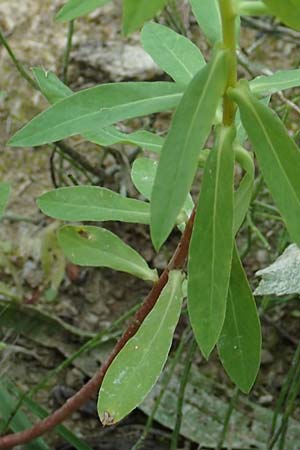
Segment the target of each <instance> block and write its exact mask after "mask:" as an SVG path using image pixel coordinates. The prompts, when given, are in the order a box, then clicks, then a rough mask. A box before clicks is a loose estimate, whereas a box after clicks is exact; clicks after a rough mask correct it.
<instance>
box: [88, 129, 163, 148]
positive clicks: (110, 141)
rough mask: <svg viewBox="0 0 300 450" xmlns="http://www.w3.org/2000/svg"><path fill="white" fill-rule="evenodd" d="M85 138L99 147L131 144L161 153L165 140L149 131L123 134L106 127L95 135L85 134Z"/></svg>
mask: <svg viewBox="0 0 300 450" xmlns="http://www.w3.org/2000/svg"><path fill="white" fill-rule="evenodd" d="M84 137H85V138H86V139H87V140H88V141H91V142H94V143H95V144H98V145H103V146H110V145H114V144H131V145H136V146H137V147H141V148H143V149H147V150H151V151H152V152H155V153H159V152H160V151H161V149H162V146H163V143H164V138H163V137H161V136H159V135H157V134H154V133H151V132H150V131H147V130H138V131H135V132H133V133H128V134H127V133H122V132H121V131H119V130H117V129H116V128H115V127H113V126H110V127H105V128H103V129H102V130H98V131H96V132H95V133H91V132H89V133H85V134H84Z"/></svg>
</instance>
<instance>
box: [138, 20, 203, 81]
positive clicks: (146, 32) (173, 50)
mask: <svg viewBox="0 0 300 450" xmlns="http://www.w3.org/2000/svg"><path fill="white" fill-rule="evenodd" d="M141 38H142V45H143V47H144V49H145V50H146V52H147V53H149V55H150V56H151V57H152V59H153V60H154V61H155V62H156V64H157V65H158V66H159V67H161V68H162V69H163V70H164V71H165V72H167V73H168V74H169V75H170V76H171V77H172V78H173V80H174V81H176V83H179V84H181V85H183V86H185V85H188V84H189V82H190V81H191V80H192V79H193V77H194V76H195V75H196V73H197V72H199V70H201V69H202V67H204V66H205V59H204V58H203V56H202V54H201V52H200V50H199V48H198V47H197V46H196V45H194V44H193V43H192V42H191V41H190V40H189V39H187V38H185V37H184V36H181V35H180V34H178V33H176V32H175V31H173V30H171V29H170V28H168V27H165V26H163V25H159V24H158V23H153V22H152V23H147V24H146V25H145V26H144V28H143V30H142V36H141Z"/></svg>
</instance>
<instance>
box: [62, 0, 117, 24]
mask: <svg viewBox="0 0 300 450" xmlns="http://www.w3.org/2000/svg"><path fill="white" fill-rule="evenodd" d="M110 1H111V0H84V1H83V0H69V1H68V2H67V3H66V4H65V5H64V6H63V7H62V8H61V9H60V10H59V11H58V13H57V15H56V20H60V21H64V20H74V19H76V18H77V17H81V16H85V15H86V14H89V13H90V12H92V11H94V10H95V9H97V8H100V6H103V5H105V4H106V3H108V2H110Z"/></svg>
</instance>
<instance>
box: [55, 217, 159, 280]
mask: <svg viewBox="0 0 300 450" xmlns="http://www.w3.org/2000/svg"><path fill="white" fill-rule="evenodd" d="M58 242H59V245H60V246H61V247H62V249H63V251H64V253H65V255H66V256H67V258H68V259H69V260H70V261H71V262H72V263H74V264H78V265H79V266H92V267H110V268H111V269H114V270H119V271H121V272H127V273H130V274H131V275H134V276H136V277H138V278H141V279H142V280H149V281H156V280H157V273H156V270H151V269H150V268H149V267H148V265H147V263H146V261H145V260H144V259H143V258H142V257H141V256H140V255H139V254H138V253H137V252H136V251H135V250H133V249H132V248H131V247H129V245H127V244H125V243H124V242H123V241H122V240H121V239H120V238H118V236H116V235H114V234H113V233H111V232H110V231H108V230H105V229H104V228H98V227H92V226H84V227H83V226H82V227H80V226H69V225H67V226H64V227H62V228H61V229H60V230H59V232H58Z"/></svg>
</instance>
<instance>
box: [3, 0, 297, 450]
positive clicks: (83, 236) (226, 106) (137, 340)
mask: <svg viewBox="0 0 300 450" xmlns="http://www.w3.org/2000/svg"><path fill="white" fill-rule="evenodd" d="M76 3H77V6H78V2H75V1H70V2H69V3H68V5H69V7H70V5H71V6H72V4H73V6H74V4H76ZM87 3H88V2H87ZM90 3H92V2H90ZM96 3H97V5H94V6H99V5H100V4H101V3H102V4H104V3H105V2H103V1H102V2H100V1H99V2H95V4H96ZM132 3H133V2H132V1H126V0H125V5H127V6H128V5H129V4H132ZM148 3H149V2H148ZM190 3H191V6H192V8H193V11H194V14H195V16H196V18H197V20H198V22H199V25H200V27H201V28H202V29H203V31H204V32H205V33H206V35H207V37H208V39H209V40H210V42H211V43H212V44H213V47H214V48H213V51H212V55H211V58H210V61H209V62H207V63H206V61H205V60H204V58H203V56H202V54H201V53H200V51H199V49H198V48H197V47H196V46H195V45H194V44H193V43H192V42H190V41H189V40H188V39H186V38H184V37H183V36H180V35H178V34H176V33H175V32H174V31H172V30H170V29H168V28H166V27H164V26H162V25H159V24H156V23H148V24H146V25H145V26H144V28H143V31H142V43H143V46H144V48H145V49H146V51H147V52H148V53H149V54H150V56H151V57H152V58H153V59H154V61H156V62H157V64H158V65H160V66H161V67H162V68H163V69H164V70H165V71H166V72H167V73H168V74H169V75H170V76H171V77H172V78H173V80H174V82H151V83H145V82H143V83H142V82H141V83H133V82H130V83H114V84H104V85H100V86H97V87H94V88H90V89H87V90H83V91H80V92H78V93H75V94H73V93H72V92H71V91H70V89H69V88H67V87H66V86H65V85H63V84H62V83H61V82H60V81H59V80H58V79H57V78H56V77H55V75H53V74H47V73H45V72H44V71H42V70H41V69H35V70H34V75H35V78H36V80H37V82H38V83H39V86H40V89H41V91H42V92H43V93H44V95H45V96H46V97H47V99H48V100H49V102H50V103H52V104H53V106H51V107H50V108H49V109H48V110H47V111H45V112H43V113H42V114H40V115H39V116H38V117H36V118H35V119H33V120H32V121H31V122H30V123H29V124H28V125H26V126H25V127H24V128H23V129H22V130H21V131H19V132H18V133H17V134H16V135H15V136H14V137H13V138H12V139H11V141H10V144H11V145H14V146H37V145H41V144H44V143H49V142H55V141H57V140H59V139H63V138H66V137H69V136H72V135H77V134H82V135H83V136H84V137H85V138H86V139H87V140H90V141H92V142H94V143H97V144H99V145H111V144H115V143H121V142H124V143H128V144H133V145H138V146H140V147H141V148H143V149H147V150H150V151H152V152H156V154H157V156H158V158H159V162H158V164H157V163H156V162H154V161H153V160H152V159H149V158H148V157H147V156H146V155H147V154H146V155H145V156H144V157H143V158H139V159H137V160H136V161H135V163H134V165H133V169H132V179H133V181H134V183H135V185H136V187H137V189H138V190H139V191H140V193H141V194H143V195H144V197H145V198H146V199H149V200H150V201H149V202H147V201H140V200H133V199H128V198H124V197H122V196H121V195H119V194H117V193H114V192H111V191H109V190H108V189H105V188H101V187H95V186H76V187H70V188H60V189H57V190H55V191H52V192H49V193H46V194H44V195H43V196H42V197H40V199H39V200H38V204H39V206H40V208H41V209H42V211H43V212H44V213H45V214H47V215H49V216H51V217H54V218H56V219H60V220H64V221H76V222H78V221H85V220H88V221H106V220H119V221H124V222H133V223H143V224H149V225H150V231H151V238H152V242H153V244H154V247H155V248H156V249H157V250H159V249H160V247H161V246H162V245H163V244H164V242H165V241H166V239H167V238H168V236H169V235H170V233H171V231H172V229H173V228H174V227H175V226H178V227H179V229H180V230H181V231H182V233H183V234H182V239H181V241H180V243H179V245H178V248H177V250H176V252H175V255H174V256H173V258H172V260H171V262H170V263H169V265H168V266H167V268H166V269H165V271H164V272H163V273H162V275H161V276H160V277H159V278H158V275H157V273H156V271H155V270H152V269H150V268H149V267H148V265H147V263H146V262H145V261H144V260H143V258H142V257H141V256H140V255H139V254H138V253H137V252H135V251H134V250H133V249H131V248H130V247H129V246H128V245H126V244H124V243H123V242H122V241H121V240H120V239H119V238H118V237H117V236H115V235H113V234H112V233H111V232H109V231H107V230H105V229H103V228H100V227H94V226H81V225H66V226H63V227H62V228H61V230H60V231H59V233H58V240H59V243H60V245H61V246H62V248H63V249H64V251H65V253H66V255H67V256H68V258H69V259H70V260H71V261H72V262H74V263H76V264H79V265H89V266H97V267H100V266H106V267H111V268H113V269H116V270H122V271H126V272H129V273H131V274H132V275H134V276H137V277H140V278H142V279H144V280H148V281H150V282H153V283H154V285H153V288H152V290H151V292H150V294H149V296H148V297H147V298H146V300H145V302H144V304H143V305H142V306H141V309H140V310H139V311H138V313H137V315H136V316H135V320H134V321H133V323H132V324H131V325H130V326H129V328H128V329H127V330H126V332H125V334H124V335H123V337H122V338H121V340H120V341H119V342H118V344H117V346H116V348H115V349H114V351H113V353H112V355H111V356H110V358H109V359H108V361H107V362H106V363H105V364H104V365H103V367H102V368H101V370H100V372H99V373H98V374H96V375H95V377H94V378H93V379H92V380H91V382H90V384H89V385H88V386H89V387H90V388H87V387H85V388H83V391H82V392H84V393H86V394H82V395H81V397H80V392H79V393H78V394H77V397H76V398H75V399H73V400H72V401H70V403H69V405H65V406H64V407H63V408H62V410H61V412H58V413H55V414H56V416H55V415H54V417H55V420H52V422H51V418H50V420H48V423H45V422H44V423H42V424H41V426H40V428H39V431H38V432H35V434H31V435H30V436H29V433H27V435H26V436H27V437H26V439H29V438H32V437H34V436H37V435H38V434H41V433H42V432H44V431H45V430H47V429H49V427H50V426H54V425H55V424H56V423H58V421H60V420H62V419H63V418H64V417H65V416H66V413H68V412H71V411H72V410H74V409H75V407H78V405H79V403H80V401H82V400H84V399H85V398H84V395H87V394H88V393H89V394H91V393H92V392H94V390H95V389H97V388H98V387H99V386H100V385H101V386H100V394H99V400H98V411H99V415H100V418H101V420H102V422H103V423H104V424H112V423H116V422H117V421H119V420H120V419H122V418H123V417H124V416H126V414H128V413H129V412H130V411H131V410H132V409H133V408H135V407H136V406H137V405H138V404H139V403H140V402H141V401H142V400H143V398H144V397H145V396H146V395H147V393H148V392H149V391H150V389H151V388H152V387H153V385H154V383H155V382H156V380H157V379H158V377H159V374H160V372H161V370H162V368H163V365H164V363H165V361H166V358H167V355H168V352H169V349H170V345H171V342H172V336H173V332H174V329H175V327H176V324H177V321H178V318H179V315H180V310H181V305H182V299H183V296H184V294H183V289H182V285H183V282H184V280H185V279H187V286H188V289H187V299H188V300H187V301H188V312H189V318H190V322H191V325H192V328H193V332H194V335H195V338H196V341H197V343H198V345H199V348H200V350H201V352H202V354H203V355H204V356H205V358H208V357H209V355H210V353H211V351H212V350H213V349H214V347H215V346H217V348H218V353H219V356H220V359H221V362H222V364H223V366H224V368H225V370H226V371H227V373H228V375H229V377H230V378H231V379H232V381H233V382H234V383H235V384H236V385H237V386H238V387H239V388H240V389H241V390H242V391H243V392H249V390H250V389H251V387H252V385H253V383H254V381H255V378H256V375H257V372H258V368H259V363H260V348H261V331H260V323H259V319H258V314H257V310H256V306H255V301H254V298H253V296H252V293H251V289H250V287H249V284H248V281H247V277H246V275H245V272H244V270H243V267H242V264H241V261H240V257H239V252H238V248H237V245H236V243H235V236H236V234H237V232H238V230H239V228H240V227H241V225H242V223H243V221H244V218H245V215H246V213H247V210H248V207H249V204H250V202H251V197H252V189H253V182H254V163H253V159H254V158H257V162H258V165H259V167H260V169H261V171H262V174H263V176H264V179H265V181H266V184H267V185H268V187H269V190H270V192H271V194H272V196H273V198H274V201H275V203H276V204H277V207H278V209H279V211H280V213H281V215H282V218H283V220H284V222H285V224H286V227H287V230H288V232H289V234H290V237H291V240H292V241H294V242H295V243H296V244H298V245H299V244H300V177H299V173H300V152H299V149H298V147H297V146H296V144H295V142H294V141H293V139H292V138H291V137H290V136H289V134H288V132H287V130H286V129H285V127H284V125H283V123H282V122H281V121H280V119H279V118H278V117H277V116H276V114H274V112H272V111H271V110H270V109H269V108H268V106H266V104H267V103H268V99H269V95H270V94H272V93H274V92H276V91H279V90H282V89H285V88H291V87H295V86H300V73H299V71H298V70H290V71H282V72H278V73H276V74H274V75H272V76H269V77H259V78H256V79H254V80H251V81H250V82H249V81H246V80H240V81H238V74H237V58H236V49H237V46H238V37H239V23H240V16H242V15H260V14H265V15H275V16H277V17H278V18H279V19H281V20H282V21H283V22H285V23H286V24H287V25H289V26H291V27H296V28H300V6H299V3H298V2H296V1H292V0H290V1H289V2H285V7H284V8H282V2H281V1H280V0H265V1H264V2H261V1H258V0H257V1H256V0H254V1H242V0H219V2H218V1H217V0H190ZM135 4H136V5H137V11H138V12H139V14H141V15H142V12H141V9H139V6H141V5H142V4H144V2H143V1H141V2H135ZM164 4H165V2H153V4H152V5H155V7H154V6H153V10H151V11H150V12H149V10H147V11H146V12H145V16H143V15H142V17H143V18H144V19H145V18H149V17H148V15H149V14H150V15H153V14H155V13H156V12H157V10H158V9H159V8H160V7H162V6H163V5H164ZM288 4H289V5H288ZM75 6H76V5H75ZM142 6H143V5H142ZM89 10H90V9H89ZM129 10H130V9H129ZM125 11H126V9H125ZM84 12H86V11H84ZM74 17H75V16H74V15H73V16H72V15H71V16H70V17H69V18H74ZM138 17H139V21H140V16H138ZM130 18H132V29H133V28H135V27H136V26H137V23H139V22H138V21H136V20H137V16H136V15H134V16H130V14H129V15H128V16H126V20H127V21H129V22H128V23H129V25H128V29H131V27H130ZM135 21H136V22H135ZM171 109H175V113H174V116H173V119H172V122H171V125H170V130H169V132H168V135H167V137H166V138H165V139H164V138H162V137H160V136H156V135H155V134H152V133H149V132H147V131H144V130H140V131H137V132H135V133H131V134H125V133H122V132H120V131H119V130H118V129H117V128H116V127H115V124H116V123H118V122H119V121H123V120H126V119H130V118H133V117H139V116H144V115H147V114H152V113H156V112H160V111H167V110H171ZM210 134H212V136H213V140H214V144H213V146H212V148H211V149H206V148H204V147H205V144H206V141H207V139H208V137H209V135H210ZM247 136H248V138H249V140H250V143H251V144H252V148H253V150H254V155H253V154H252V152H251V151H248V150H246V149H245V148H244V147H243V145H244V142H245V140H246V138H247ZM235 164H239V165H240V166H241V167H242V169H243V170H244V176H243V178H242V180H241V181H240V184H239V186H238V187H237V188H236V190H235V189H234V170H235ZM203 165H204V173H203V178H202V182H201V192H200V196H199V200H198V201H197V206H196V207H195V208H193V201H192V199H191V196H190V190H191V186H192V184H193V181H194V178H195V175H196V172H197V170H198V169H199V168H201V167H202V166H203ZM186 260H188V268H187V273H185V271H184V267H185V261H186ZM72 408H73V409H72ZM23 437H24V435H23ZM5 439H7V440H6V442H8V443H9V442H10V445H11V442H12V440H10V441H9V439H10V438H9V437H7V438H4V439H3V440H2V441H1V440H0V448H9V447H5V446H1V445H2V442H5ZM20 439H21V438H20ZM23 441H24V439H23ZM23 441H22V440H21V441H20V440H19V441H17V440H15V441H14V442H23ZM3 445H5V444H3ZM6 445H9V444H6Z"/></svg>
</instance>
